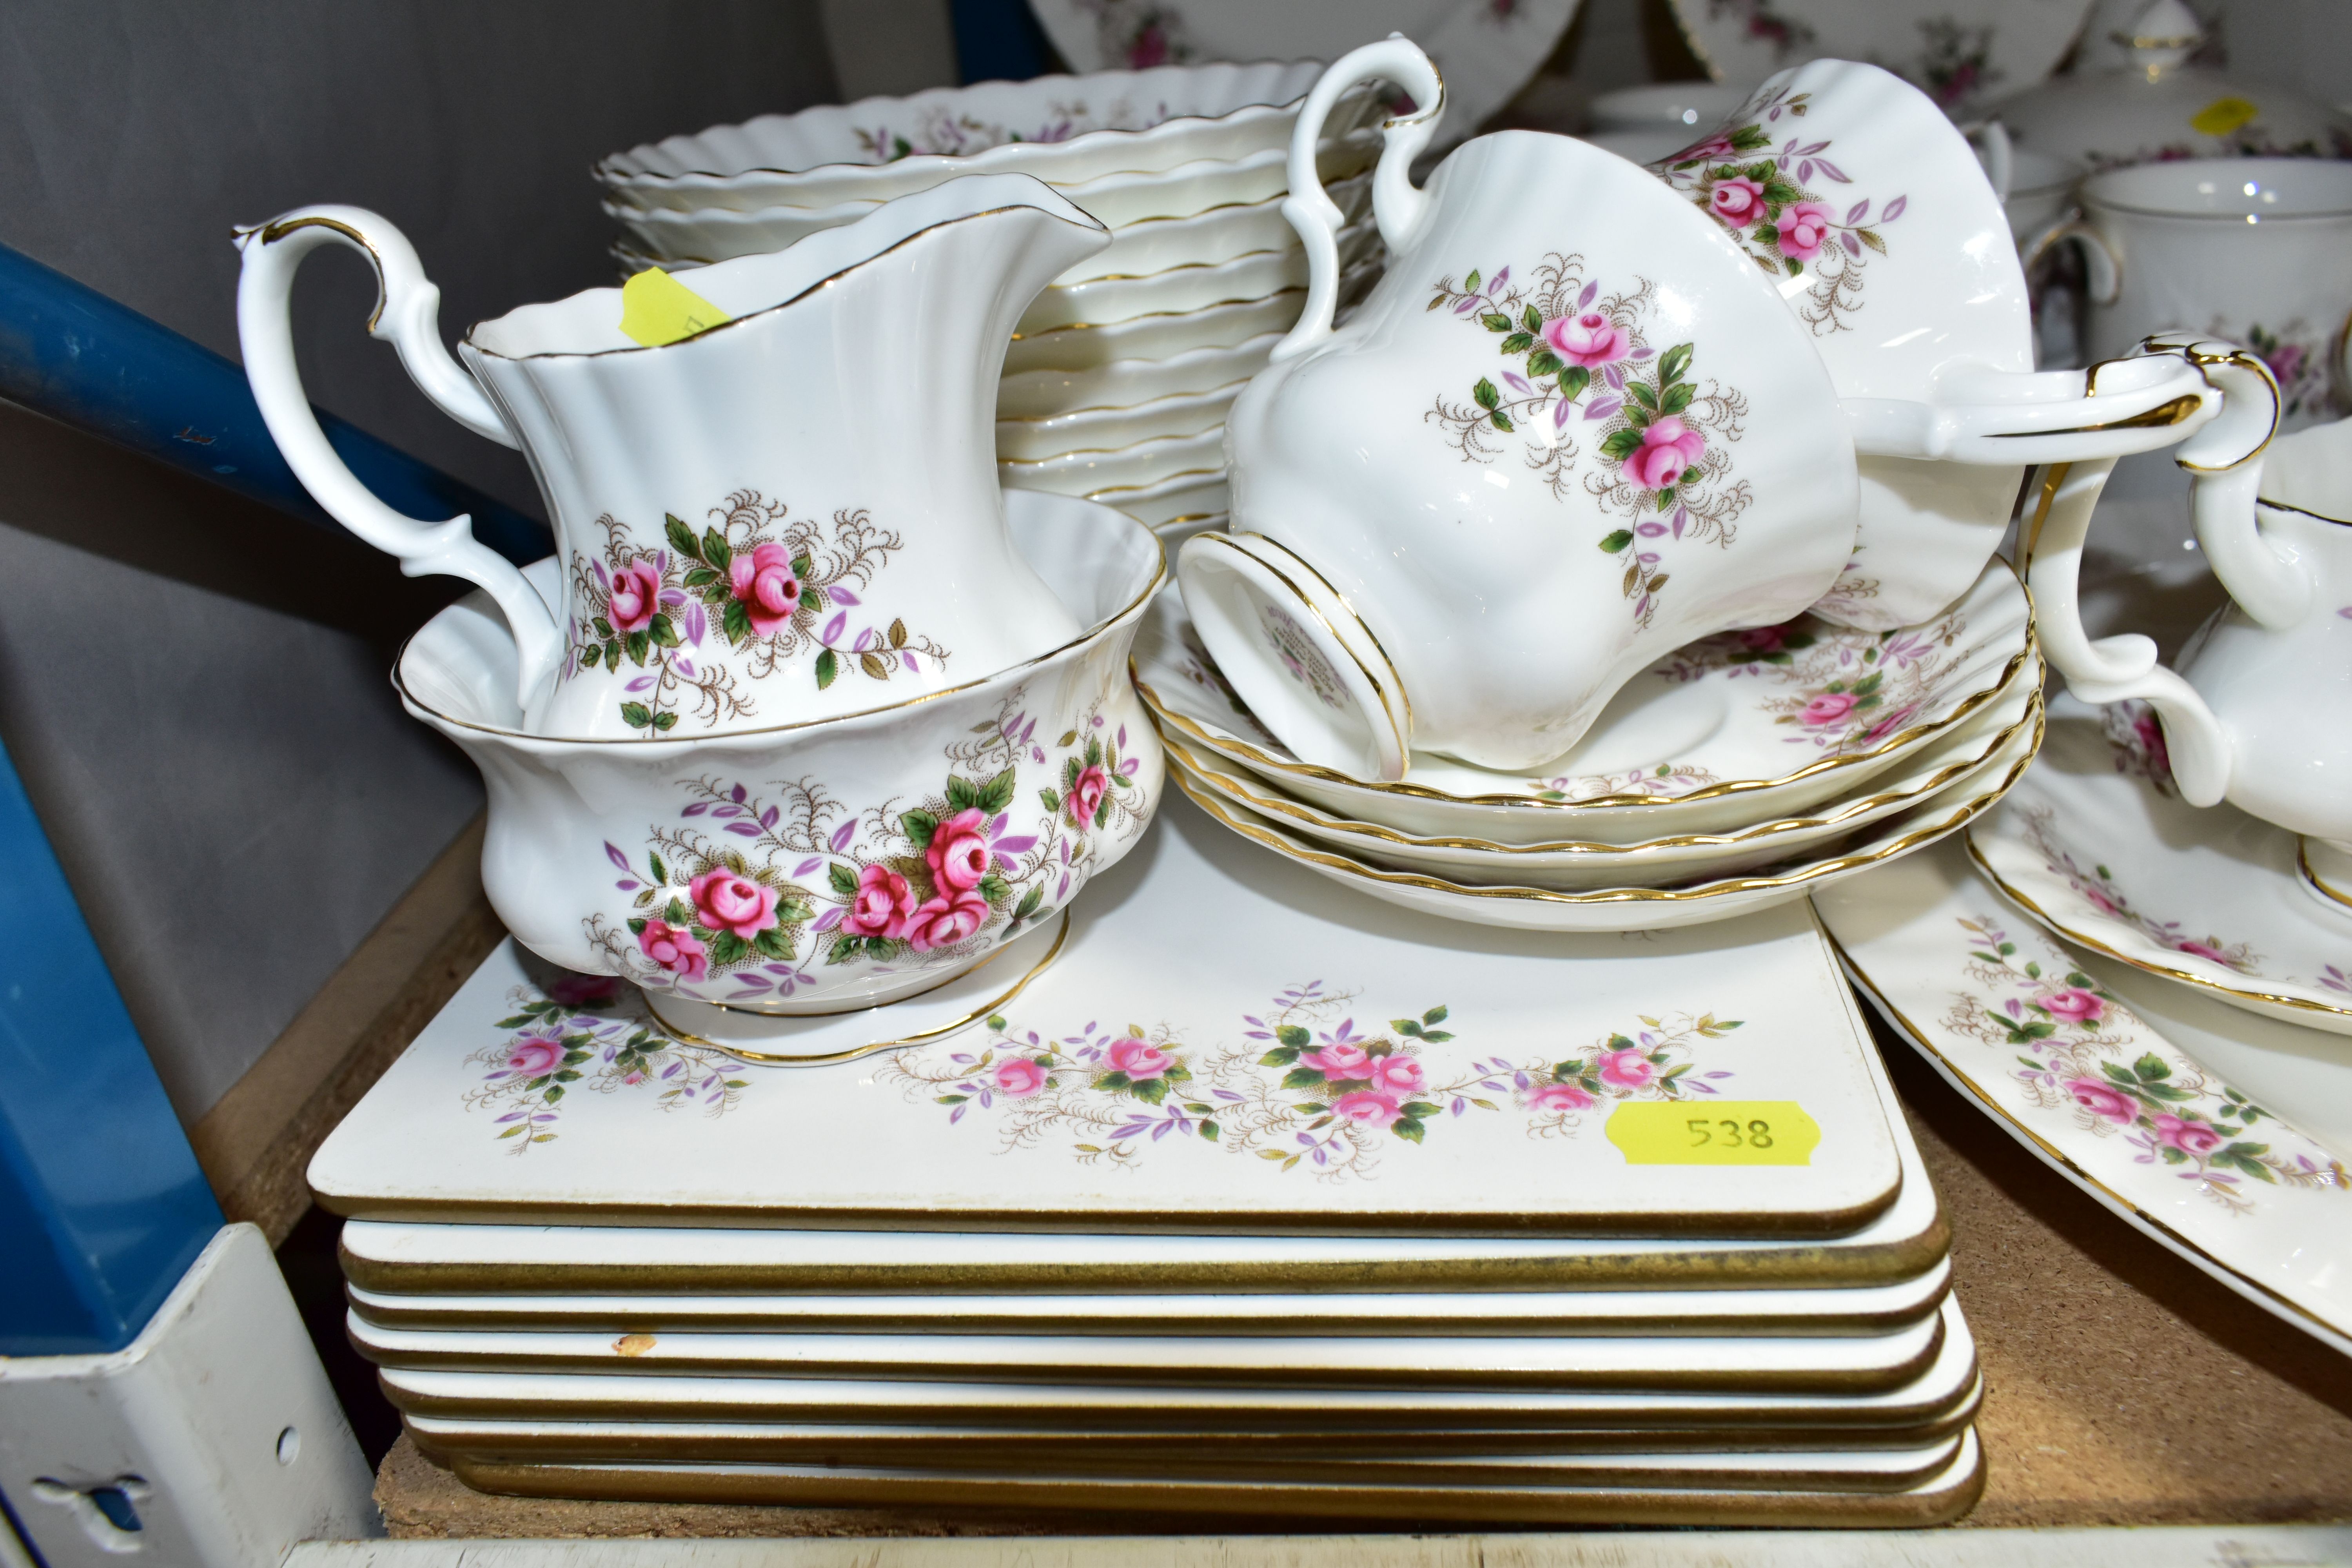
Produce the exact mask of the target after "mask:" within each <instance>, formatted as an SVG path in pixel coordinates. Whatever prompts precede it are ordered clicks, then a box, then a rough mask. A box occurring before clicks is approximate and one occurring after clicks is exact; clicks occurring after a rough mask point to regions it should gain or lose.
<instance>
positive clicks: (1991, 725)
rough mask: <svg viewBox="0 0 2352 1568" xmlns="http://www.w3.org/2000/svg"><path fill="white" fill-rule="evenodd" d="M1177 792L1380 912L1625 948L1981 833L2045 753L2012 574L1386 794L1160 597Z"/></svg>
mask: <svg viewBox="0 0 2352 1568" xmlns="http://www.w3.org/2000/svg"><path fill="white" fill-rule="evenodd" d="M1134 659H1135V673H1136V681H1137V685H1138V686H1139V689H1140V690H1141V692H1142V695H1143V699H1144V703H1145V706H1146V707H1147V708H1148V709H1149V710H1150V713H1151V715H1152V718H1153V721H1154V722H1155V723H1156V724H1157V725H1158V726H1159V728H1160V734H1161V737H1162V738H1163V739H1164V740H1165V741H1166V742H1167V743H1168V755H1169V763H1170V771H1171V774H1172V775H1173V776H1175V777H1176V779H1177V780H1178V782H1179V783H1180V784H1181V785H1182V786H1183V788H1184V790H1185V791H1186V793H1188V794H1189V795H1192V798H1193V799H1194V800H1195V801H1197V802H1198V803H1200V805H1202V807H1203V808H1205V809H1206V810H1207V811H1209V813H1210V814H1211V815H1213V816H1215V817H1217V818H1218V819H1219V820H1220V821H1222V822H1223V823H1224V824H1225V825H1226V826H1228V827H1231V828H1233V829H1234V831H1236V832H1238V833H1240V834H1242V835H1243V836H1244V837H1248V838H1251V839H1253V840H1255V841H1256V842H1257V843H1259V844H1262V845H1264V846H1265V847H1267V848H1270V849H1272V850H1274V851H1276V853H1277V854H1280V855H1282V856H1284V857H1286V858H1289V859H1291V860H1294V861H1297V863H1299V864H1301V865H1304V866H1307V867H1309V868H1312V869H1314V870H1317V871H1318V872H1321V873H1322V874H1323V875H1325V876H1327V877H1330V878H1332V879H1337V880H1339V881H1342V882H1345V883H1347V884H1348V885H1349V886H1351V887H1354V888H1356V889H1360V890H1361V891H1363V892H1365V893H1368V894H1370V895H1371V896H1372V897H1374V898H1379V899H1383V900H1388V901H1389V902H1391V903H1396V904H1402V905H1405V906H1407V907H1409V908H1412V909H1418V910H1425V911H1427V912H1431V913H1435V914H1442V915H1446V916H1450V917H1452V918H1454V919H1457V920H1465V921H1477V922H1479V923H1482V924H1487V925H1502V926H1517V927H1522V928H1527V929H1531V930H1542V931H1637V930H1647V929H1654V928H1660V927H1666V926H1676V925H1690V924H1696V923H1699V922H1702V921H1713V920H1721V919H1724V918H1726V917H1727V916H1730V915H1736V914H1742V913H1746V912H1748V911H1749V910H1756V909H1760V908H1764V907H1767V906H1769V905H1771V904H1775V903H1779V902H1782V901H1784V900H1791V899H1796V898H1800V897H1802V896H1804V895H1805V894H1807V893H1809V892H1811V891H1813V890H1815V889H1819V888H1822V887H1824V886H1827V885H1828V884H1830V883H1832V882H1834V881H1836V880H1837V879H1840V878H1842V877H1844V876H1848V875H1851V874H1853V872H1856V871H1859V870H1862V869H1864V868H1867V867H1870V866H1873V865H1876V864H1880V863H1882V862H1884V861H1886V860H1889V859H1892V858H1895V857H1896V856H1898V855H1902V854H1905V853H1907V852H1909V851H1910V850H1913V849H1916V848H1918V847H1923V846H1925V845H1927V844H1929V843H1932V842H1934V841H1935V840H1937V839H1938V838H1940V837H1944V836H1945V835H1947V834H1949V833H1952V832H1954V831H1956V830H1958V829H1959V828H1960V827H1962V826H1966V825H1967V824H1968V823H1969V822H1970V821H1972V820H1974V819H1975V818H1976V817H1978V816H1979V815H1981V814H1982V813H1983V812H1985V811H1986V810H1987V809H1988V808H1989V807H1990V806H1991V805H1993V804H1994V803H1995V802H1996V801H1998V800H1999V799H2000V796H2001V795H2002V794H2003V792H2005V791H2006V790H2007V789H2008V788H2009V787H2010V785H2011V784H2013V783H2015V782H2016V780H2017V779H2018V777H2019V776H2020V775H2021V773H2022V772H2023V771H2024V769H2025V767H2026V765H2027V764H2028V763H2030V762H2031V761H2032V757H2033V752H2034V749H2035V747H2036V746H2037V745H2038V744H2039V742H2040V738H2041V733H2042V695H2041V685H2042V662H2041V656H2040V653H2039V650H2038V648H2037V647H2036V645H2035V642H2034V637H2033V629H2032V610H2031V605H2029V603H2028V601H2027V598H2026V595H2025V590H2024V588H2023V586H2022V585H2021V584H2020V583H2019V581H2018V579H2017V577H2016V574H2014V573H2013V572H2012V571H2011V569H2010V567H2009V565H2008V563H2006V562H2003V561H2000V560H1998V559H1996V560H1995V561H1994V562H1993V563H1991V565H1990V567H1988V568H1987V570H1986V571H1985V573H1984V574H1983V575H1982V576H1981V577H1980V578H1979V579H1978V581H1977V583H1976V584H1975V586H1974V587H1973V588H1971V589H1970V590H1969V592H1968V593H1967V594H1966V595H1963V596H1962V597H1961V598H1960V599H1959V600H1958V602H1956V603H1955V604H1953V605H1951V606H1950V607H1949V608H1948V609H1946V610H1945V611H1944V612H1943V613H1941V614H1940V615H1937V616H1935V617H1934V618H1933V619H1932V620H1929V621H1927V622H1923V623H1921V624H1919V625H1916V626H1900V627H1897V628H1895V629H1894V630H1892V631H1883V632H1877V631H1864V630H1857V629H1854V628H1851V627H1844V626H1833V625H1831V624H1829V623H1827V622H1825V621H1820V620H1817V619H1815V618H1813V617H1811V616H1805V617H1801V618H1800V619H1798V620H1796V621H1793V622H1790V624H1788V625H1786V626H1769V627H1763V628H1759V629H1755V630H1748V631H1738V632H1728V633H1725V634H1723V635H1721V636H1719V637H1710V638H1707V639H1706V640H1705V641H1702V642H1699V643H1696V644H1693V645H1691V646H1690V647H1685V648H1681V649H1679V650H1677V651H1676V652H1675V653H1673V654H1670V655H1668V656H1667V657H1665V658H1662V659H1660V660H1659V661H1658V662H1657V663H1655V664H1654V665H1652V666H1651V667H1650V668H1648V669H1647V670H1645V671H1644V672H1643V674H1642V675H1640V676H1638V677H1636V678H1635V679H1633V681H1632V682H1630V683H1629V684H1628V685H1627V686H1626V687H1625V688H1624V689H1622V691H1621V692H1620V693H1619V694H1618V695H1617V697H1616V698H1615V699H1614V700H1612V702H1611V703H1610V705H1609V707H1608V709H1607V710H1605V711H1604V712H1603V713H1602V715H1601V718H1600V720H1599V721H1597V722H1596V723H1595V724H1594V725H1593V727H1592V728H1591V731H1589V732H1588V733H1587V734H1586V735H1585V737H1584V738H1583V739H1582V740H1581V741H1580V742H1578V744H1577V746H1576V748H1575V749H1574V750H1573V751H1571V752H1569V753H1567V754H1566V755H1565V756H1562V757H1560V758H1558V759H1556V760H1554V761H1553V762H1551V763H1547V764H1544V765H1543V766H1541V767H1539V768H1536V769H1531V770H1529V771H1528V772H1527V773H1502V772H1498V771H1496V770H1491V769H1486V768H1481V767H1477V766H1474V765H1472V764H1470V763H1463V762H1459V761H1455V760H1454V759H1451V758H1447V757H1443V756H1438V755H1435V754H1431V753H1423V752H1415V753H1414V754H1413V755H1412V762H1411V766H1410V767H1409V769H1408V770H1407V772H1406V773H1405V776H1404V777H1403V779H1402V780H1401V781H1399V782H1397V783H1393V784H1386V783H1378V782H1365V781H1363V780H1360V779H1355V778H1350V777H1349V776H1347V775H1345V774H1343V773H1335V772H1332V771H1330V770H1328V769H1325V768H1321V767H1317V766H1314V765H1311V764H1309V763H1304V762H1301V761H1300V760H1299V759H1298V758H1297V756H1295V755H1294V754H1292V753H1291V752H1289V751H1287V750H1286V749H1285V748H1284V747H1283V745H1282V743H1281V742H1279V741H1278V740H1276V738H1275V736H1274V734H1273V732H1272V731H1270V730H1268V729H1267V728H1266V727H1265V726H1264V725H1263V724H1261V723H1260V722H1259V721H1257V720H1256V719H1255V717H1254V716H1253V715H1252V714H1251V713H1250V711H1249V710H1248V709H1247V707H1246V706H1244V704H1243V703H1242V701H1241V700H1240V699H1239V698H1238V697H1237V696H1236V695H1235V694H1234V690H1233V689H1232V687H1231V686H1230V685H1229V684H1228V683H1227V682H1226V680H1225V679H1224V678H1223V675H1222V674H1221V673H1220V672H1219V671H1218V669H1217V668H1216V665H1215V663H1214V662H1213V660H1212V659H1211V658H1210V657H1209V654H1208V652H1207V650H1206V648H1205V647H1204V646H1203V644H1202V641H1201V639H1200V637H1198V636H1197V635H1196V633H1195V632H1194V631H1193V628H1192V624H1191V622H1190V620H1189V618H1188V617H1187V616H1186V614H1185V611H1184V608H1183V605H1182V601H1181V597H1180V596H1179V595H1177V594H1176V593H1175V592H1174V591H1173V590H1171V591H1169V592H1168V593H1166V594H1165V595H1163V596H1162V598H1161V600H1160V603H1159V604H1158V605H1156V606H1155V607H1154V613H1153V616H1152V617H1151V618H1150V620H1149V621H1147V623H1146V626H1145V628H1144V630H1143V632H1142V634H1141V636H1140V637H1139V639H1138V641H1137V644H1136V649H1135V656H1134Z"/></svg>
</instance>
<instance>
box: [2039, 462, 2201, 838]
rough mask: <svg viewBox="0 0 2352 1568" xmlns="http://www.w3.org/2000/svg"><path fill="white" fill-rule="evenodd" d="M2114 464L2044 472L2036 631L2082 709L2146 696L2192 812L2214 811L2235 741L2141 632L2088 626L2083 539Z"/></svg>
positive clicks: (2065, 466) (2070, 466) (2060, 465)
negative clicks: (2099, 633)
mask: <svg viewBox="0 0 2352 1568" xmlns="http://www.w3.org/2000/svg"><path fill="white" fill-rule="evenodd" d="M2115 466H2116V460H2115V459H2114V458H2093V459H2091V460H2090V461H2087V462H2078V463H2055V464H2052V465H2051V466H2049V467H2048V468H2045V469H2043V470H2042V476H2041V480H2042V482H2041V484H2040V486H2039V489H2038V499H2037V500H2036V502H2035V505H2034V510H2033V514H2032V517H2031V518H2030V519H2028V520H2027V521H2026V523H2025V526H2024V530H2023V536H2022V548H2021V551H2020V553H2021V554H2022V555H2023V556H2024V557H2025V563H2026V569H2025V584H2026V587H2027V589H2028V590H2029V591H2030V592H2031V593H2032V597H2033V619H2034V626H2035V630H2036V631H2037V633H2038V634H2039V636H2040V637H2041V642H2042V655H2043V657H2044V658H2048V659H2049V661H2050V665H2051V668H2053V669H2055V670H2057V671H2058V673H2059V674H2061V675H2063V676H2064V677H2065V678H2066V687H2067V689H2068V690H2070V691H2072V692H2073V693H2074V695H2075V696H2076V697H2077V698H2080V699H2081V700H2083V701H2084V702H2090V703H2095V704H2105V703H2109V702H2121V701H2124V700H2127V699H2130V698H2138V699H2140V700H2144V701H2146V702H2147V704H2148V706H2149V707H2151V708H2153V709H2155V710H2156V712H2157V716H2158V718H2159V719H2161V720H2162V721H2164V742H2165V749H2166V751H2167V752H2168V753H2169V755H2170V757H2171V762H2172V779H2173V783H2174V784H2177V785H2178V786H2179V790H2180V796H2181V798H2182V799H2183V800H2186V801H2188V802H2189V804H2190V805H2214V804H2216V803H2218V802H2219V801H2220V800H2221V796H2222V795H2223V794H2224V793H2225V792H2226V791H2227V789H2228V788H2229V783H2230V738H2229V735H2228V734H2227V733H2226V732H2225V731H2223V730H2222V728H2221V721H2220V720H2219V719H2218V718H2216V717H2215V716H2214V713H2213V710H2212V709H2210V708H2209V707H2207V706H2206V705H2205V700H2204V699H2203V698H2202V697H2200V696H2199V695H2198V694H2197V690H2196V689H2195V688H2194V687H2192V686H2190V685H2189V682H2187V681H2186V680H2183V679H2181V678H2180V677H2179V676H2178V675H2176V674H2174V673H2173V672H2172V671H2171V670H2168V669H2167V668H2164V667H2163V666H2162V665H2160V664H2158V663H2157V661H2156V643H2155V641H2154V640H2153V639H2152V638H2149V637H2143V636H2141V635H2140V634H2139V633H2137V632H2125V633H2122V634H2121V635H2119V636H2116V637H2101V638H2099V639H2098V640H2096V641H2093V640H2092V638H2091V636H2090V634H2089V633H2088V632H2086V631H2085V630H2084V627H2083V610H2082V600H2081V584H2082V567H2083V539H2084V534H2086V533H2087V532H2088V531H2089V530H2090V526H2091V513H2092V511H2093V510H2094V509H2095V508H2096V507H2097V506H2098V504H2099V492H2100V491H2101V490H2103V489H2105V488H2106V484H2107V476H2108V475H2109V474H2110V473H2112V472H2114V470H2115Z"/></svg>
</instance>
